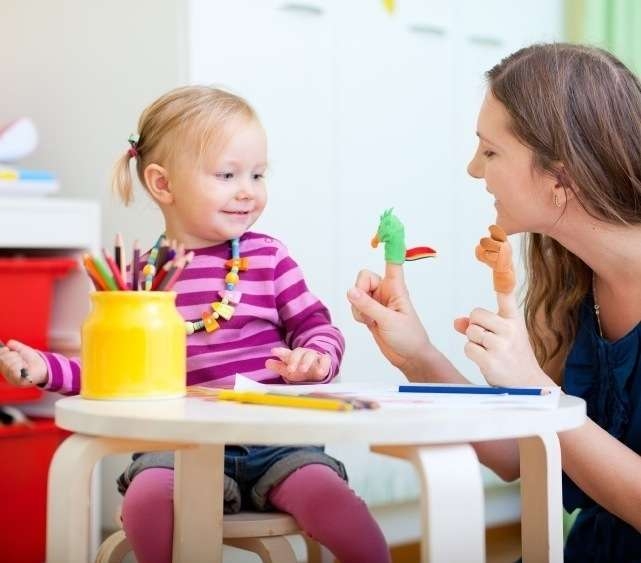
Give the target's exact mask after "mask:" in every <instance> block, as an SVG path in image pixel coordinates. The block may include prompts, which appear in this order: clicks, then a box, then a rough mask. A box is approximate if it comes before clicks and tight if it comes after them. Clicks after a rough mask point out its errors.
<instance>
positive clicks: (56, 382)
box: [38, 351, 80, 395]
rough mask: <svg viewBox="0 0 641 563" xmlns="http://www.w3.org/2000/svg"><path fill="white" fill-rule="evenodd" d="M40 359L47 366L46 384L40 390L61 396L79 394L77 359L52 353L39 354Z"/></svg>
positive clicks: (78, 365)
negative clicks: (60, 394) (53, 392)
mask: <svg viewBox="0 0 641 563" xmlns="http://www.w3.org/2000/svg"><path fill="white" fill-rule="evenodd" d="M38 353H39V354H40V357H41V358H42V359H43V360H44V362H45V364H46V365H47V382H46V383H45V384H44V385H41V387H42V389H45V390H47V391H55V392H57V393H62V394H63V395H77V394H78V393H80V362H79V360H78V358H67V357H66V356H63V355H62V354H55V353H53V352H40V351H38Z"/></svg>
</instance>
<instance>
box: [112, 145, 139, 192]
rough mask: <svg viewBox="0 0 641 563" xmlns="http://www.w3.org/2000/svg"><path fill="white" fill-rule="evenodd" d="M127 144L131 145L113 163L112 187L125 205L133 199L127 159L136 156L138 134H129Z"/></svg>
mask: <svg viewBox="0 0 641 563" xmlns="http://www.w3.org/2000/svg"><path fill="white" fill-rule="evenodd" d="M129 144H130V145H131V147H130V148H129V149H128V150H127V152H126V153H125V154H123V155H122V156H121V157H120V158H119V159H118V160H117V161H116V164H115V165H114V170H113V178H112V182H111V185H112V189H113V191H114V193H116V194H118V196H119V197H120V199H121V200H122V202H123V203H124V204H125V205H129V204H130V203H131V202H132V201H133V200H134V188H133V182H132V179H131V169H130V167H129V161H130V160H131V159H132V158H137V157H138V136H137V135H136V136H134V135H130V137H129Z"/></svg>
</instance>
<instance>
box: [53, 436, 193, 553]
mask: <svg viewBox="0 0 641 563" xmlns="http://www.w3.org/2000/svg"><path fill="white" fill-rule="evenodd" d="M177 447H185V446H183V445H179V444H173V443H161V442H147V441H139V440H127V439H117V438H102V437H99V436H85V435H83V434H73V435H71V436H69V438H67V439H66V440H65V441H64V442H63V443H62V444H61V445H60V446H59V447H58V449H57V450H56V453H55V454H54V456H53V459H52V461H51V466H50V467H49V482H48V486H47V563H87V562H88V561H91V556H92V553H91V548H92V546H91V542H90V538H91V474H92V472H93V469H94V467H95V465H96V463H97V462H98V461H99V460H100V459H102V458H103V457H105V456H106V455H109V454H115V453H123V452H133V451H163V450H173V449H175V448H177Z"/></svg>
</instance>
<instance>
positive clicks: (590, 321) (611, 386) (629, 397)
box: [563, 295, 641, 563]
mask: <svg viewBox="0 0 641 563" xmlns="http://www.w3.org/2000/svg"><path fill="white" fill-rule="evenodd" d="M563 389H564V390H565V392H566V393H568V394H570V395H576V396H577V397H581V398H583V399H585V402H586V404H587V414H588V416H589V417H590V418H591V419H592V420H593V421H594V422H596V423H597V424H598V425H599V426H601V428H603V429H604V430H607V432H609V433H610V434H611V435H612V436H614V437H615V438H616V439H617V440H619V441H620V442H622V443H623V444H625V445H626V446H628V447H629V448H630V449H632V450H634V451H635V452H637V453H638V454H640V455H641V323H639V324H638V325H637V326H636V327H635V328H633V329H632V330H631V331H630V332H628V333H627V334H626V335H625V336H623V337H622V338H620V339H619V340H616V341H614V342H609V341H607V340H605V339H604V338H602V337H601V336H600V335H599V330H598V324H597V320H596V316H595V313H594V301H593V298H592V296H591V295H588V296H587V297H586V299H585V300H584V302H583V304H582V305H581V310H580V313H579V325H578V330H577V335H576V340H575V342H574V345H573V347H572V349H571V351H570V354H569V356H568V359H567V362H566V366H565V373H564V377H563ZM639 479H641V474H640V475H639ZM563 504H564V506H565V508H566V510H568V511H569V512H572V511H573V510H574V509H576V508H580V509H581V512H580V513H579V516H578V517H577V519H576V521H575V523H574V526H573V527H572V530H571V532H570V535H569V537H568V539H567V542H566V546H565V561H566V562H570V563H579V562H580V563H591V562H592V563H614V562H616V563H625V562H639V563H641V534H639V533H638V532H637V531H636V530H635V529H634V528H633V527H632V526H630V525H629V524H626V523H625V522H624V521H623V520H621V519H620V518H617V517H616V516H614V515H613V514H611V513H609V512H608V511H607V510H605V509H604V508H602V507H601V506H599V505H598V504H596V503H595V502H594V501H593V500H592V499H591V498H590V497H588V495H586V494H585V493H584V492H583V491H582V490H581V489H579V488H578V487H577V486H576V485H575V484H574V483H573V482H572V480H571V479H570V478H569V477H568V476H567V475H565V474H564V475H563ZM639 510H641V506H640V507H639Z"/></svg>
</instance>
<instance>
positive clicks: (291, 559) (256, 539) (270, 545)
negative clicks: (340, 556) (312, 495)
mask: <svg viewBox="0 0 641 563" xmlns="http://www.w3.org/2000/svg"><path fill="white" fill-rule="evenodd" d="M290 534H301V535H302V536H303V538H304V539H305V543H306V544H307V562H308V563H320V562H321V561H322V558H323V555H322V551H321V549H322V548H321V546H320V545H319V544H318V543H316V542H315V541H313V540H312V539H310V538H308V537H307V536H306V535H305V534H303V533H302V532H301V529H300V528H299V527H298V524H297V523H296V520H294V519H293V518H292V517H291V516H290V515H289V514H284V513H282V512H239V513H238V514H225V516H224V517H223V544H225V545H229V546H232V547H237V548H239V549H244V550H245V551H251V552H253V553H255V554H256V555H258V557H260V559H261V561H263V563H297V560H296V555H295V554H294V550H293V549H292V547H291V545H290V544H289V542H288V541H287V539H286V538H285V537H284V536H286V535H290ZM130 551H131V546H130V545H129V542H128V541H127V538H126V537H125V532H124V531H123V530H118V531H117V532H115V533H113V534H111V535H110V536H109V537H108V538H107V539H106V540H105V541H104V542H102V544H101V545H100V548H99V549H98V554H97V556H96V563H122V560H123V559H124V557H125V555H127V553H129V552H130Z"/></svg>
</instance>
